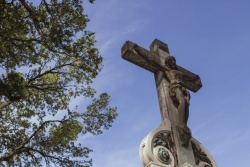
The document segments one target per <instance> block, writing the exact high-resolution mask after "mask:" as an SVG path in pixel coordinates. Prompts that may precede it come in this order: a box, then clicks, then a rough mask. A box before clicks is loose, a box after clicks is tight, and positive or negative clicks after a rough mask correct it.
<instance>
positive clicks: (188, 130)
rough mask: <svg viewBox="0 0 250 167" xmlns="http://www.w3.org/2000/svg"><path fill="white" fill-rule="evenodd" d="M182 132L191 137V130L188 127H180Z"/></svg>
mask: <svg viewBox="0 0 250 167" xmlns="http://www.w3.org/2000/svg"><path fill="white" fill-rule="evenodd" d="M180 128H181V130H182V131H183V132H184V133H186V134H187V135H189V136H191V130H190V129H189V127H187V126H180Z"/></svg>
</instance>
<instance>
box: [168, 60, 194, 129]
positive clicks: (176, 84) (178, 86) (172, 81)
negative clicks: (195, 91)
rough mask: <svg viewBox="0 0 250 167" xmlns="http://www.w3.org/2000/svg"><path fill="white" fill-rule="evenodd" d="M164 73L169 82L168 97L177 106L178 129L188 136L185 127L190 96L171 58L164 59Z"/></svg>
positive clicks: (180, 73)
mask: <svg viewBox="0 0 250 167" xmlns="http://www.w3.org/2000/svg"><path fill="white" fill-rule="evenodd" d="M164 73H165V75H166V77H167V79H168V80H169V95H170V97H171V99H172V100H173V102H174V103H175V104H177V105H178V115H179V127H180V128H181V129H182V130H183V131H184V132H186V133H188V134H190V133H191V132H190V129H189V128H188V126H187V121H188V116H189V101H190V94H189V92H188V91H187V89H186V88H185V87H184V85H183V80H182V75H183V74H182V72H181V71H180V69H179V68H178V66H177V65H176V60H175V58H174V57H173V56H168V57H167V58H166V59H165V65H164Z"/></svg>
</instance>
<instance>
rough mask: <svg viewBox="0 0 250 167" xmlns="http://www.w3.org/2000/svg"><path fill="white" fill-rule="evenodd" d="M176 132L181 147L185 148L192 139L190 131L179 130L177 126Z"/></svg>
mask: <svg viewBox="0 0 250 167" xmlns="http://www.w3.org/2000/svg"><path fill="white" fill-rule="evenodd" d="M177 132H178V137H179V140H180V143H181V145H182V146H183V147H186V148H187V147H188V144H189V140H190V139H191V137H192V135H191V132H190V130H189V129H188V130H184V129H182V128H180V127H179V126H177Z"/></svg>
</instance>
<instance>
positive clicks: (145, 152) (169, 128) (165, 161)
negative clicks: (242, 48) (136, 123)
mask: <svg viewBox="0 0 250 167" xmlns="http://www.w3.org/2000/svg"><path fill="white" fill-rule="evenodd" d="M169 56H170V55H169V49H168V46H167V44H165V43H163V42H161V41H159V40H157V39H156V40H154V42H153V43H152V44H151V45H150V51H148V50H146V49H144V48H142V47H140V46H138V45H136V44H134V43H132V42H130V41H127V42H126V43H125V44H124V45H123V47H122V57H123V58H124V59H126V60H127V61H130V62H131V63H133V64H136V65H138V66H140V67H142V68H144V69H146V70H148V71H150V72H153V73H154V76H155V82H156V88H157V94H158V99H159V105H160V111H161V117H162V124H161V126H160V127H159V128H156V129H155V130H153V131H152V132H150V133H149V135H147V136H146V137H145V138H144V139H143V141H142V143H141V146H140V157H141V160H142V162H143V165H144V166H145V167H217V165H216V163H215V161H214V160H213V158H212V156H211V155H210V154H209V152H208V151H207V150H206V149H205V148H204V147H203V146H202V145H201V144H199V143H198V142H196V140H195V139H193V138H192V135H191V131H190V130H189V129H187V128H186V129H185V128H179V126H180V125H183V120H181V119H180V113H181V112H182V111H184V109H183V108H182V109H178V105H180V101H178V100H177V101H175V100H174V99H173V98H171V95H170V92H171V91H170V89H171V86H170V82H171V79H169V78H168V77H167V76H166V75H167V74H166V73H165V71H164V70H165V69H164V63H165V60H166V57H169ZM178 70H179V71H180V73H181V75H182V77H183V78H182V82H183V83H182V82H181V81H180V83H179V84H180V88H181V87H182V86H183V87H185V88H187V89H189V90H191V91H194V92H196V91H197V90H199V89H200V87H201V81H200V78H199V76H198V75H196V74H194V73H192V72H190V71H188V70H186V69H184V68H182V67H180V66H178ZM177 73H178V72H177ZM182 84H183V85H182ZM178 89H179V88H178ZM180 91H182V90H180ZM174 93H176V92H174ZM179 93H180V92H179ZM180 95H181V94H180ZM186 102H187V101H186ZM176 103H179V104H176ZM188 104H189V99H188ZM187 106H189V105H187ZM185 117H186V120H185V121H187V118H188V116H185ZM185 125H186V122H185ZM191 141H192V142H193V143H195V146H197V147H195V148H198V154H199V149H201V152H202V153H204V154H205V155H206V156H205V158H204V156H203V157H199V156H197V149H196V152H194V146H193V145H191ZM197 157H199V158H198V160H197ZM206 158H207V159H209V161H208V160H206ZM197 161H198V162H197ZM208 162H209V164H208ZM210 162H211V163H210ZM207 165H210V166H207Z"/></svg>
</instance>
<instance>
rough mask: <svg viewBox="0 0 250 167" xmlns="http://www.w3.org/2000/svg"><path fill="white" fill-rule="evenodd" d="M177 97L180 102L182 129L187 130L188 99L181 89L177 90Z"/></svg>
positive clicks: (179, 111)
mask: <svg viewBox="0 0 250 167" xmlns="http://www.w3.org/2000/svg"><path fill="white" fill-rule="evenodd" d="M175 95H176V98H177V100H178V102H179V106H178V115H179V121H180V127H181V128H183V129H186V128H187V113H186V107H187V103H186V99H185V96H184V95H183V92H182V91H181V90H180V89H179V88H176V89H175Z"/></svg>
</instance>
